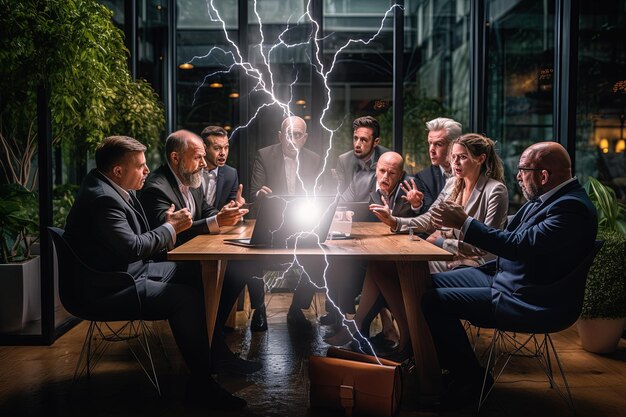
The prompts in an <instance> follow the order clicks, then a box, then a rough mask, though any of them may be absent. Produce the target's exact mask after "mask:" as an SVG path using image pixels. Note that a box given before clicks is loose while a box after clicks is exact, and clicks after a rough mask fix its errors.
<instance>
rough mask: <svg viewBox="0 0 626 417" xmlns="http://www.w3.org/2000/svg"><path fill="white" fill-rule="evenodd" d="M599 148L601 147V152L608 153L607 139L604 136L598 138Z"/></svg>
mask: <svg viewBox="0 0 626 417" xmlns="http://www.w3.org/2000/svg"><path fill="white" fill-rule="evenodd" d="M600 149H602V153H609V140H608V139H606V138H604V139H600Z"/></svg>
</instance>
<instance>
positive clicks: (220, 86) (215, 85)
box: [209, 82, 224, 88]
mask: <svg viewBox="0 0 626 417" xmlns="http://www.w3.org/2000/svg"><path fill="white" fill-rule="evenodd" d="M209 87H211V88H222V87H224V84H222V83H218V82H215V83H211V84H209Z"/></svg>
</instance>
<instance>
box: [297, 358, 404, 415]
mask: <svg viewBox="0 0 626 417" xmlns="http://www.w3.org/2000/svg"><path fill="white" fill-rule="evenodd" d="M327 355H328V356H327V357H319V356H311V357H310V358H309V379H310V381H311V386H310V392H309V399H310V402H311V408H326V409H333V410H342V409H343V410H345V415H346V417H351V416H352V415H353V414H354V415H355V416H376V417H392V416H394V415H396V413H397V412H398V409H399V405H400V396H401V395H402V379H401V373H400V364H399V363H397V362H393V361H390V360H386V359H381V358H378V359H377V358H375V357H374V356H370V355H364V354H361V353H356V352H352V351H349V350H345V349H337V348H330V349H328V353H327ZM379 362H380V364H379Z"/></svg>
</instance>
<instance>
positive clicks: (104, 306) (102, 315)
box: [48, 227, 141, 321]
mask: <svg viewBox="0 0 626 417" xmlns="http://www.w3.org/2000/svg"><path fill="white" fill-rule="evenodd" d="M48 230H49V231H50V235H51V236H52V241H53V242H54V249H55V251H56V254H57V259H58V267H59V297H60V299H61V303H62V304H63V307H65V309H66V310H67V311H68V312H69V313H71V314H72V315H74V316H76V317H79V318H82V319H86V320H94V321H116V320H135V319H139V318H141V302H140V299H139V296H138V294H137V288H136V286H135V281H134V280H133V277H132V276H130V274H128V273H126V272H100V271H96V270H94V269H93V268H90V267H89V266H87V265H86V264H85V263H84V262H83V261H82V260H81V259H80V258H79V257H78V256H77V255H76V253H75V252H74V250H72V248H71V247H70V245H69V244H68V243H67V241H66V240H65V238H64V237H63V235H64V231H63V230H62V229H59V228H57V227H48Z"/></svg>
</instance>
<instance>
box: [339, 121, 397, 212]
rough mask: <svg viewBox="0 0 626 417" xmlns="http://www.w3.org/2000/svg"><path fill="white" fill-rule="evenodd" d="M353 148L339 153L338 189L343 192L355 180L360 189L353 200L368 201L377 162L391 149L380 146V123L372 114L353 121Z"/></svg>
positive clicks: (357, 188) (357, 187)
mask: <svg viewBox="0 0 626 417" xmlns="http://www.w3.org/2000/svg"><path fill="white" fill-rule="evenodd" d="M352 128H353V129H354V134H353V150H351V151H348V152H345V153H343V154H341V155H339V158H338V160H337V168H336V170H335V174H336V176H337V180H338V181H339V185H338V191H339V193H343V192H345V191H346V189H347V188H348V187H349V186H350V184H352V183H353V182H355V183H357V185H356V186H355V190H358V191H360V193H359V194H357V195H355V196H354V198H355V199H354V200H353V201H368V199H369V185H370V181H371V179H372V178H373V177H374V171H375V170H376V162H377V161H378V158H380V155H382V154H383V153H385V152H389V149H387V148H385V147H383V146H380V145H379V142H380V125H379V124H378V120H376V119H375V118H373V117H372V116H364V117H358V118H356V119H354V122H352Z"/></svg>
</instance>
